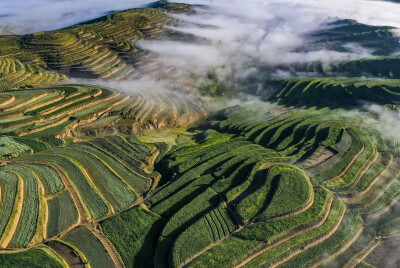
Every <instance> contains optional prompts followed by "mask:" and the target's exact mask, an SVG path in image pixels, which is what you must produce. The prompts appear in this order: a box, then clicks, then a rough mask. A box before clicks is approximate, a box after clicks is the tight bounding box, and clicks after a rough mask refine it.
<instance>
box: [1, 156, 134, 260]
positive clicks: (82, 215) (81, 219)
mask: <svg viewBox="0 0 400 268" xmlns="http://www.w3.org/2000/svg"><path fill="white" fill-rule="evenodd" d="M14 162H21V163H28V164H45V165H48V166H50V167H52V168H53V169H54V170H55V171H56V172H57V174H58V175H59V176H60V178H61V179H62V181H63V183H64V185H65V188H66V189H68V192H69V193H70V194H71V197H72V199H73V200H74V204H75V206H76V208H77V210H78V215H79V216H78V223H76V224H75V225H73V226H71V227H69V228H68V229H67V230H65V231H63V232H61V233H59V234H57V235H55V236H54V237H52V238H47V239H46V240H45V241H51V240H52V239H55V238H59V237H61V236H63V235H64V234H66V233H68V232H69V231H71V230H72V229H75V228H76V227H78V226H80V225H84V226H86V227H87V228H88V229H89V230H90V231H91V232H92V233H93V234H94V235H95V236H96V237H97V238H98V239H99V240H100V242H101V243H102V244H103V246H104V247H105V249H106V250H107V251H108V252H109V254H110V257H111V258H112V260H113V262H114V264H115V267H116V268H124V267H125V265H124V264H123V261H122V258H121V256H120V255H119V254H118V252H117V251H116V250H115V248H114V246H113V245H112V244H111V243H110V242H109V241H108V239H107V238H105V237H104V236H103V234H102V233H101V232H100V231H99V230H98V229H97V228H95V225H96V222H97V221H91V220H89V219H88V218H87V216H86V215H87V214H86V211H85V209H84V206H83V204H82V202H81V200H80V198H79V197H78V194H77V193H76V191H75V189H74V188H73V186H72V184H71V182H70V181H69V179H68V178H67V177H66V176H65V174H64V173H63V172H62V171H61V170H60V169H59V168H58V167H57V166H56V165H54V164H51V163H47V162H46V163H42V162H39V163H38V162H25V161H14ZM141 201H142V200H140V202H141ZM20 204H21V206H22V202H20ZM137 205H138V203H135V204H133V205H132V207H134V206H137ZM121 213H122V212H121ZM112 216H114V215H112ZM108 217H110V216H108ZM108 217H106V218H108ZM101 220H104V219H101ZM99 221H100V220H99ZM16 222H18V221H16ZM14 231H15V230H14ZM11 238H12V236H11V237H10V238H8V239H6V240H5V241H4V242H3V243H6V242H7V241H8V240H11ZM34 247H35V246H33V247H27V248H26V249H22V250H21V251H18V252H23V251H26V250H28V249H30V248H34Z"/></svg>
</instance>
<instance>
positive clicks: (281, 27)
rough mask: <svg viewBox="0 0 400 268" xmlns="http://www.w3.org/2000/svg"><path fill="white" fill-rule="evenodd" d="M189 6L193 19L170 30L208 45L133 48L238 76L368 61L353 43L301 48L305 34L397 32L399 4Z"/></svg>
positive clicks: (226, 0)
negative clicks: (360, 28)
mask: <svg viewBox="0 0 400 268" xmlns="http://www.w3.org/2000/svg"><path fill="white" fill-rule="evenodd" d="M178 2H179V0H178ZM180 2H187V1H180ZM190 3H191V4H200V5H203V6H199V7H197V8H196V14H190V15H185V14H183V15H182V14H181V15H176V16H175V17H176V18H178V19H180V20H182V21H185V22H189V24H183V25H182V26H180V27H170V29H172V30H176V31H180V32H183V33H188V34H192V35H195V36H198V37H201V38H204V39H207V40H210V44H193V43H190V44H188V43H185V42H179V41H147V42H141V43H139V45H140V46H142V47H143V48H145V49H148V50H150V51H153V52H155V53H157V54H159V55H160V57H161V59H162V60H163V61H164V62H165V63H166V64H169V65H175V66H177V67H178V68H185V70H188V71H192V72H199V70H201V69H202V68H203V69H209V68H213V67H221V66H223V67H225V68H228V69H233V70H235V71H236V73H239V75H243V74H246V73H249V72H250V71H251V70H253V73H254V68H257V67H259V66H270V67H276V66H281V65H290V64H297V63H308V62H314V61H320V62H322V63H330V62H334V61H340V60H350V59H355V58H363V57H372V51H370V50H368V49H367V48H365V47H362V46H360V45H357V44H354V43H348V44H347V45H346V48H347V49H348V51H346V52H339V51H333V50H328V49H320V50H311V51H302V50H301V48H304V47H307V45H309V44H310V42H311V41H312V40H310V37H309V36H310V34H311V33H313V32H316V31H318V30H319V29H321V28H323V27H326V24H327V23H329V22H334V21H336V20H338V19H353V20H357V21H358V22H360V23H364V24H369V25H385V26H393V27H400V19H399V18H398V14H400V5H399V4H396V3H391V2H384V1H367V0H354V1H347V0H338V1H331V0H322V1H319V0H302V1H293V0H279V1H278V0H251V1H239V0H214V1H204V0H195V1H190ZM196 25H197V26H196ZM204 25H208V26H213V27H204ZM399 32H400V31H399Z"/></svg>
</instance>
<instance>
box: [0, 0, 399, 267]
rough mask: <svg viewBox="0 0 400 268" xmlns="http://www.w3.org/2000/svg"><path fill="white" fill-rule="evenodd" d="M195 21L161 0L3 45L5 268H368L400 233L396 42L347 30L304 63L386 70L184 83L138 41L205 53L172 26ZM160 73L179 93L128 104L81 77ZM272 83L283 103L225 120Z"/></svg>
mask: <svg viewBox="0 0 400 268" xmlns="http://www.w3.org/2000/svg"><path fill="white" fill-rule="evenodd" d="M189 10H191V6H189V5H186V4H173V3H169V2H167V1H159V2H157V3H154V4H151V5H149V6H148V7H146V8H137V9H130V10H125V11H120V12H115V13H111V14H108V15H106V16H104V17H101V18H97V19H94V20H91V21H88V22H85V23H81V24H77V25H72V26H70V27H68V28H65V29H60V30H56V31H47V32H39V33H32V34H27V35H21V36H17V35H7V36H0V251H1V253H0V267H69V266H71V267H72V266H74V265H77V266H82V267H83V266H85V265H86V266H90V267H92V268H94V267H96V268H97V267H107V268H108V267H264V266H265V267H270V266H272V267H276V266H279V267H314V266H318V267H320V266H322V267H335V266H341V267H342V266H343V267H346V266H351V267H371V266H370V265H369V264H368V263H366V262H365V261H364V260H368V259H366V257H367V255H368V254H370V252H374V251H375V250H376V249H375V246H376V245H377V244H378V243H380V242H381V241H384V239H387V238H392V237H395V236H398V234H399V219H400V217H399V213H400V201H399V200H400V158H399V157H400V150H399V146H398V144H399V140H398V133H397V132H396V128H394V127H393V126H395V125H396V124H398V118H399V112H400V108H399V105H400V98H399V96H400V90H399V89H400V81H399V80H396V79H397V78H400V73H399V72H398V69H399V68H398V67H399V58H398V57H397V56H394V53H396V52H397V49H398V41H399V38H398V37H396V36H395V35H394V34H393V33H392V28H390V27H384V26H379V27H378V26H369V25H364V24H360V23H357V22H355V21H350V20H343V21H337V22H333V23H330V24H329V25H327V27H325V28H323V29H321V30H320V31H318V32H315V33H313V42H311V43H310V44H309V47H307V48H301V49H300V51H302V52H304V51H305V52H310V51H314V50H319V49H321V48H322V49H327V50H334V51H339V52H345V53H346V52H349V50H351V49H350V48H349V46H348V44H349V43H356V44H359V45H362V46H363V47H367V48H369V49H371V50H373V55H374V57H371V58H367V59H353V60H349V61H344V62H335V63H332V64H322V63H321V62H312V63H309V64H294V65H293V66H292V65H291V66H286V67H285V66H279V67H277V69H276V70H275V68H272V67H266V66H259V67H260V70H263V71H264V68H265V70H266V71H267V72H265V73H274V74H275V75H276V74H279V71H278V69H279V70H283V71H287V70H288V71H289V72H297V71H301V72H302V74H304V73H303V72H312V73H313V75H307V78H301V77H297V75H295V77H289V78H277V79H269V78H265V79H264V77H262V78H260V80H259V81H251V80H252V79H253V78H252V79H249V81H246V82H243V81H240V83H243V84H240V85H237V82H238V81H230V80H231V78H230V77H229V75H228V76H227V78H225V79H224V81H221V78H220V76H221V75H220V71H221V74H222V73H224V72H226V70H225V69H226V68H227V67H229V66H219V67H216V68H211V69H210V70H208V72H206V73H207V74H206V76H207V77H206V78H205V77H201V76H200V77H198V75H197V74H192V75H190V76H189V77H187V79H182V81H175V76H174V75H171V76H170V74H177V73H180V70H179V68H168V67H166V66H164V65H163V64H161V63H159V62H158V61H157V60H156V57H155V55H154V54H153V53H151V52H149V51H145V50H144V49H143V48H142V47H139V46H138V45H137V44H138V43H137V41H141V40H181V39H184V40H186V41H187V40H190V41H193V40H195V37H194V36H192V35H189V34H186V33H180V32H178V31H176V30H175V27H174V26H179V25H181V24H180V23H181V22H180V19H179V17H177V16H171V14H175V13H180V12H185V11H189ZM193 12H195V11H193ZM199 41H200V40H199ZM201 41H204V40H201ZM270 68H272V69H273V70H270ZM269 71H271V72H269ZM277 71H278V72H277ZM336 73H340V74H341V75H344V76H343V77H338V76H335V75H336ZM153 74H157V75H154V77H155V79H156V80H162V81H164V80H165V79H164V78H165V77H168V78H169V77H174V78H172V80H174V81H170V85H165V87H166V88H167V87H168V89H165V90H160V89H157V88H154V89H150V88H149V86H144V87H143V89H142V88H133V89H132V90H130V91H124V92H120V91H117V90H118V89H117V90H114V89H110V88H106V87H104V86H96V85H81V84H76V83H75V81H79V80H74V79H71V80H70V79H69V78H85V79H91V80H90V81H91V82H90V83H93V84H95V82H94V81H96V80H95V79H102V80H107V79H112V80H131V79H140V78H146V79H147V78H148V77H153ZM317 74H318V75H317ZM345 75H347V76H345ZM348 75H350V76H348ZM364 76H366V77H368V78H363V77H364ZM377 77H379V78H385V79H376V78H377ZM178 80H179V79H178ZM244 80H246V79H244ZM255 80H256V79H255ZM67 81H68V83H73V84H66V83H67ZM260 81H262V82H260ZM247 82H248V83H249V84H247ZM253 82H254V83H253ZM257 83H258V86H257V87H258V88H259V90H258V91H263V92H258V93H257V94H261V95H263V96H264V93H265V92H264V90H265V91H268V92H269V95H268V96H265V97H262V98H261V99H260V100H257V101H256V100H253V99H252V98H249V99H252V100H251V101H248V102H242V103H240V105H236V106H231V107H226V108H218V107H220V106H222V105H220V102H227V103H229V104H230V103H231V102H229V101H228V99H227V98H226V97H222V96H221V97H219V98H215V96H217V95H224V94H226V95H229V94H227V93H232V95H234V94H235V93H237V92H236V91H235V90H239V88H240V90H241V89H243V88H246V92H242V93H243V94H240V96H241V95H245V94H244V93H246V94H247V93H249V92H251V91H252V90H253V88H254V85H255V84H257ZM99 84H100V83H99ZM166 84H167V83H166ZM247 88H249V89H248V90H247ZM204 95H207V96H204ZM235 97H236V96H235ZM246 98H247V96H246ZM365 102H368V104H364V103H365ZM360 103H361V105H360ZM369 103H371V105H370V104H369ZM214 104H216V105H214ZM393 129H394V130H395V131H393Z"/></svg>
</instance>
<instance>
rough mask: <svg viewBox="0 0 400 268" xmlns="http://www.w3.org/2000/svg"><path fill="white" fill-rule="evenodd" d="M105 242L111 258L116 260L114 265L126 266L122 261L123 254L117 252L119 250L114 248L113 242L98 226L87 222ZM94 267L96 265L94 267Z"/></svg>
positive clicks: (117, 267)
mask: <svg viewBox="0 0 400 268" xmlns="http://www.w3.org/2000/svg"><path fill="white" fill-rule="evenodd" d="M85 226H86V227H87V228H88V229H89V230H90V231H91V232H92V233H93V234H94V235H95V236H96V237H97V238H98V239H99V240H100V242H101V243H102V244H103V246H104V248H105V249H106V250H107V252H108V254H109V255H110V257H111V259H112V260H113V262H114V265H115V267H116V268H125V265H124V262H123V261H122V258H121V256H120V255H119V253H118V252H117V250H116V249H115V248H114V246H113V244H111V242H110V241H109V240H108V239H107V238H105V237H104V236H103V234H102V233H101V232H100V231H99V230H98V229H96V228H94V227H93V225H89V224H86V225H85ZM93 268H94V267H93Z"/></svg>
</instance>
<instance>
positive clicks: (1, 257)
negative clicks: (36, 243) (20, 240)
mask: <svg viewBox="0 0 400 268" xmlns="http://www.w3.org/2000/svg"><path fill="white" fill-rule="evenodd" d="M47 251H50V249H48V248H35V249H31V250H28V251H25V252H21V253H7V254H0V267H2V268H3V267H4V268H7V267H15V268H23V267H32V268H58V267H59V268H62V267H63V265H62V264H61V263H59V262H58V261H57V260H55V259H54V258H53V256H51V255H49V254H48V253H47Z"/></svg>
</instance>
